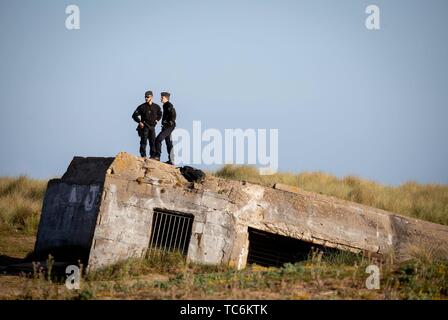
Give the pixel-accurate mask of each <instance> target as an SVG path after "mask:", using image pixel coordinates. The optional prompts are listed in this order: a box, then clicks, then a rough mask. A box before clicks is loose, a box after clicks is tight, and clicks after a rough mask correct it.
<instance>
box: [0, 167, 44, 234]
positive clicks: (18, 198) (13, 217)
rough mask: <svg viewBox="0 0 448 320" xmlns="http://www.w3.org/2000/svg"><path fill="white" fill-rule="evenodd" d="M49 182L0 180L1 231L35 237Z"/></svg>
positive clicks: (19, 179) (15, 179) (24, 178)
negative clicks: (18, 232)
mask: <svg viewBox="0 0 448 320" xmlns="http://www.w3.org/2000/svg"><path fill="white" fill-rule="evenodd" d="M46 187H47V181H43V180H35V179H29V178H27V177H25V176H21V177H18V178H0V230H2V231H11V230H14V231H20V232H22V233H25V234H29V235H34V234H35V233H36V231H37V225H38V223H39V218H40V212H41V209H42V201H43V197H44V194H45V190H46Z"/></svg>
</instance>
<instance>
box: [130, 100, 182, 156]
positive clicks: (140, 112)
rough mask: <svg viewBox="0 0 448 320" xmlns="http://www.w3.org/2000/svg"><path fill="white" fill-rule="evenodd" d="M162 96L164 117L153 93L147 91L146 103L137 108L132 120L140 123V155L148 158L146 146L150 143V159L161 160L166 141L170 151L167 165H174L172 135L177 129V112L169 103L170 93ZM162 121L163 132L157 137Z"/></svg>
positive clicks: (138, 127)
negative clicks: (157, 127)
mask: <svg viewBox="0 0 448 320" xmlns="http://www.w3.org/2000/svg"><path fill="white" fill-rule="evenodd" d="M160 96H161V102H162V103H163V116H162V110H161V109H160V106H159V105H158V104H156V103H154V102H153V96H152V91H147V92H146V93H145V100H146V102H145V103H143V104H141V105H139V106H138V107H137V109H136V110H135V111H134V113H133V114H132V119H134V121H135V122H137V123H138V126H137V129H136V130H137V132H138V135H139V136H140V155H141V156H142V157H146V145H147V143H148V141H149V155H150V158H151V159H154V160H160V155H161V153H162V141H163V140H165V143H166V148H167V151H168V161H167V162H166V163H168V164H173V162H172V160H173V158H172V154H171V153H172V150H173V142H172V141H171V133H172V132H173V130H174V128H175V127H176V110H175V109H174V106H173V105H172V103H171V102H170V101H169V100H170V93H169V92H162V93H161V94H160ZM160 119H162V131H161V132H160V133H159V135H157V137H156V130H155V128H156V125H157V122H158V121H160Z"/></svg>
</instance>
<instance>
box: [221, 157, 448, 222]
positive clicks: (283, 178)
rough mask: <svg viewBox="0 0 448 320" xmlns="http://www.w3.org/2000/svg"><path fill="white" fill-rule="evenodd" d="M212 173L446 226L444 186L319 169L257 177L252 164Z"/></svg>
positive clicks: (447, 190)
mask: <svg viewBox="0 0 448 320" xmlns="http://www.w3.org/2000/svg"><path fill="white" fill-rule="evenodd" d="M215 175H216V176H218V177H222V178H226V179H235V180H245V181H248V182H253V183H258V184H262V185H266V186H272V185H273V184H275V183H283V184H288V185H292V186H296V187H299V188H301V189H303V190H307V191H312V192H317V193H321V194H325V195H330V196H334V197H337V198H340V199H344V200H348V201H354V202H357V203H361V204H365V205H368V206H371V207H375V208H379V209H383V210H387V211H391V212H396V213H400V214H403V215H407V216H411V217H415V218H418V219H423V220H428V221H431V222H435V223H440V224H445V225H448V185H439V184H418V183H416V182H407V183H404V184H402V185H400V186H397V187H392V186H387V185H382V184H379V183H376V182H372V181H369V180H365V179H362V178H359V177H355V176H347V177H344V178H341V179H340V178H337V177H336V176H333V175H330V174H327V173H323V172H302V173H299V174H293V173H277V174H274V175H270V176H260V175H259V174H258V171H257V169H256V168H254V167H249V166H232V165H227V166H224V167H223V168H222V169H220V170H218V171H217V172H216V173H215Z"/></svg>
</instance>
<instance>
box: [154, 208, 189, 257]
mask: <svg viewBox="0 0 448 320" xmlns="http://www.w3.org/2000/svg"><path fill="white" fill-rule="evenodd" d="M192 227H193V216H192V215H189V214H185V213H181V212H174V211H169V210H164V209H154V215H153V219H152V228H151V238H150V241H149V247H148V252H147V256H149V257H151V256H152V255H156V254H164V253H170V252H171V253H179V254H181V255H183V256H187V253H188V245H189V243H190V238H191V230H192Z"/></svg>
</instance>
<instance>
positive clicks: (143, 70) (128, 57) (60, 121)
mask: <svg viewBox="0 0 448 320" xmlns="http://www.w3.org/2000/svg"><path fill="white" fill-rule="evenodd" d="M69 4H76V5H78V6H79V8H80V10H81V29H80V30H76V31H69V30H67V29H66V28H65V19H66V14H65V8H66V6H67V5H69ZM369 4H376V5H378V6H379V8H380V9H381V30H378V31H369V30H367V29H366V28H365V25H364V22H365V19H366V17H367V15H366V14H365V8H366V7H367V6H368V5H369ZM447 12H448V2H447V1H445V0H438V1H436V0H430V1H423V0H419V1H415V0H406V1H405V0H395V1H361V0H347V1H338V2H336V1H330V0H328V1H315V0H313V1H311V0H307V1H286V0H280V1H273V0H271V1H267V0H250V1H245V0H243V1H234V0H231V1H206V0H203V1H197V0H191V1H138V0H133V1H132V0H131V1H124V0H123V1H112V0H107V1H106V0H96V1H84V0H78V1H36V0H34V1H24V0H14V1H13V0H0V39H1V49H0V89H1V95H0V150H1V153H0V175H10V176H14V175H18V174H27V175H29V176H31V177H37V178H48V177H54V176H60V175H62V174H63V173H64V171H65V169H66V167H67V166H68V164H69V162H70V160H71V159H72V157H73V156H75V155H79V156H114V155H115V154H116V153H118V152H119V151H127V152H131V153H133V154H135V155H138V139H137V136H136V132H135V130H134V129H135V123H133V121H132V120H131V117H130V116H131V113H132V111H133V110H134V109H135V108H136V106H137V105H138V104H140V103H142V102H143V94H144V92H145V91H146V90H148V89H151V90H153V91H154V92H155V93H159V92H160V91H163V90H169V91H171V92H172V100H173V103H174V105H175V106H176V109H177V112H178V116H179V118H178V127H182V128H185V129H188V130H191V128H192V121H193V120H201V121H202V126H203V127H204V128H218V129H221V130H223V129H225V128H243V129H244V128H267V129H269V128H278V129H279V168H280V170H281V171H292V172H300V171H305V170H309V171H324V172H329V173H332V174H335V175H337V176H340V177H341V176H345V175H348V174H354V175H359V176H361V177H364V178H368V179H372V180H375V181H378V182H382V183H387V184H394V185H395V184H399V183H403V182H405V181H409V180H415V181H418V182H422V183H448V169H447V163H448V145H447V144H448V143H447V141H448V140H447V138H448V127H447V125H446V122H447V119H448V90H447V89H448V88H447V84H448V61H447V57H448V27H447V23H448V22H446V14H447Z"/></svg>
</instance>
